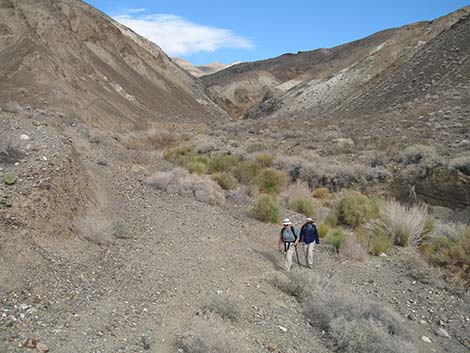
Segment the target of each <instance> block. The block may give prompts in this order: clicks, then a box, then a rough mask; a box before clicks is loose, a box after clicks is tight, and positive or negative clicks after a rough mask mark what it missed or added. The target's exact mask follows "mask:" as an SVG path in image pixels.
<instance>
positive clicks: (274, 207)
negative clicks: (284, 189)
mask: <svg viewBox="0 0 470 353" xmlns="http://www.w3.org/2000/svg"><path fill="white" fill-rule="evenodd" d="M250 213H251V215H252V216H253V218H255V219H257V220H259V221H262V222H270V223H279V222H280V221H281V219H282V210H281V206H280V205H279V201H278V200H277V198H276V197H275V196H273V195H267V194H262V195H260V196H258V198H257V199H256V200H255V202H254V204H253V206H252V207H251V210H250Z"/></svg>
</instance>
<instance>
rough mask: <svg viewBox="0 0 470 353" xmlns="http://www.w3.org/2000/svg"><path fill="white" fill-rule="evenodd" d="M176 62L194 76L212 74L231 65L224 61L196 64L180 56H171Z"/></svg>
mask: <svg viewBox="0 0 470 353" xmlns="http://www.w3.org/2000/svg"><path fill="white" fill-rule="evenodd" d="M171 60H173V61H174V62H175V63H177V64H178V65H179V66H180V67H182V68H183V69H185V70H186V71H187V72H189V73H190V74H191V75H193V76H194V77H201V76H205V75H210V74H213V73H215V72H217V71H220V70H223V69H226V68H227V67H230V66H231V65H228V64H224V63H219V62H214V63H210V64H207V65H198V66H195V65H193V64H191V63H190V62H189V61H186V60H183V59H180V58H171Z"/></svg>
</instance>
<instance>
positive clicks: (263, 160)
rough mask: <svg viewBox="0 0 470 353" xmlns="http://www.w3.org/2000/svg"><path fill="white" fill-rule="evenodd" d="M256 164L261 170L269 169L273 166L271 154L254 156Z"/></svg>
mask: <svg viewBox="0 0 470 353" xmlns="http://www.w3.org/2000/svg"><path fill="white" fill-rule="evenodd" d="M255 161H256V163H258V165H260V166H261V167H263V168H269V167H271V166H272V165H273V162H274V158H273V156H272V155H271V154H268V153H260V154H257V155H256V158H255Z"/></svg>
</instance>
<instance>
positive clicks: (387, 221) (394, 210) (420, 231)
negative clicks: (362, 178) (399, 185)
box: [376, 200, 432, 246]
mask: <svg viewBox="0 0 470 353" xmlns="http://www.w3.org/2000/svg"><path fill="white" fill-rule="evenodd" d="M427 219H428V215H427V211H426V208H425V207H424V206H422V205H417V206H413V207H407V206H404V205H402V204H400V203H399V202H398V201H395V200H390V201H387V202H386V203H385V204H384V206H383V207H382V210H381V214H380V217H379V219H378V220H377V223H376V227H379V228H380V229H381V230H382V231H383V232H384V233H385V234H387V235H388V236H389V237H390V238H391V239H392V240H393V243H394V244H395V245H399V246H407V245H413V246H418V245H420V244H421V243H422V241H423V239H424V237H425V236H426V234H427V232H430V231H432V227H431V225H430V223H429V221H427Z"/></svg>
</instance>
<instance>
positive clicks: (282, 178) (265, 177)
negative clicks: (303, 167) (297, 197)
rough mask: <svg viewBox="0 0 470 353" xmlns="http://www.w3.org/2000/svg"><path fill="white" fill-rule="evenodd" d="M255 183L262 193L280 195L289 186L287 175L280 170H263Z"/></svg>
mask: <svg viewBox="0 0 470 353" xmlns="http://www.w3.org/2000/svg"><path fill="white" fill-rule="evenodd" d="M255 182H256V185H257V186H258V188H259V191H260V192H261V193H266V194H279V193H280V192H281V191H282V190H283V189H284V188H285V186H286V185H287V175H286V173H284V172H281V171H279V170H276V169H272V168H267V169H263V170H261V172H260V173H259V174H258V176H257V177H256V180H255Z"/></svg>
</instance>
